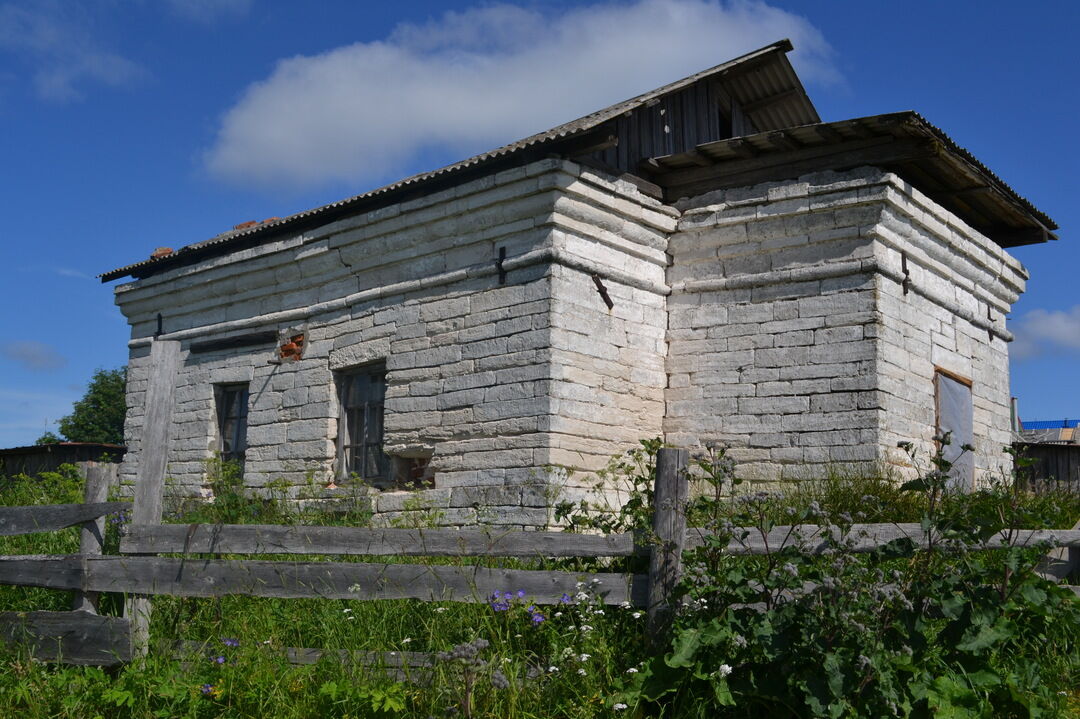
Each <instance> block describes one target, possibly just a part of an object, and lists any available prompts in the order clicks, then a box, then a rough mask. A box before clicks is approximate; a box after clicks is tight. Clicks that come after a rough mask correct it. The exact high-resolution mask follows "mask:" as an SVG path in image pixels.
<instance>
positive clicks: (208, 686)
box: [202, 684, 214, 695]
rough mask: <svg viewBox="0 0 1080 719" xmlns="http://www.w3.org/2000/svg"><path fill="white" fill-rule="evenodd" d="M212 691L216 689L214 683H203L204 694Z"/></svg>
mask: <svg viewBox="0 0 1080 719" xmlns="http://www.w3.org/2000/svg"><path fill="white" fill-rule="evenodd" d="M212 691H214V685H213V684H203V685H202V693H203V694H204V695H206V694H209V693H211V692H212Z"/></svg>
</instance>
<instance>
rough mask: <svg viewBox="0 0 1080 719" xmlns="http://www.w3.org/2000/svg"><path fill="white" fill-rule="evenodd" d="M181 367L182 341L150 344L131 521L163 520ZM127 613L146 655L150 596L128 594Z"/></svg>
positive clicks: (139, 651)
mask: <svg viewBox="0 0 1080 719" xmlns="http://www.w3.org/2000/svg"><path fill="white" fill-rule="evenodd" d="M179 371H180V343H179V342H177V341H175V340H154V342H153V344H151V345H150V378H149V381H148V383H147V387H146V398H145V406H146V416H145V417H144V418H143V426H142V431H141V433H140V442H139V454H138V462H139V465H138V468H137V470H136V477H135V505H134V507H132V510H131V521H132V523H136V524H161V502H162V495H163V493H164V488H165V466H166V463H167V461H168V456H169V430H170V428H171V427H172V412H173V397H174V396H175V394H176V376H177V374H178V373H179ZM124 616H126V617H130V618H131V620H132V625H131V630H132V635H133V641H134V644H135V652H136V653H137V654H139V655H140V656H142V655H145V654H146V650H147V647H148V642H149V640H150V600H149V599H148V598H146V597H129V598H128V599H127V601H126V602H125V603H124Z"/></svg>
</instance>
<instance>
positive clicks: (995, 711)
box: [0, 441, 1080, 718]
mask: <svg viewBox="0 0 1080 719" xmlns="http://www.w3.org/2000/svg"><path fill="white" fill-rule="evenodd" d="M659 446H660V443H659V442H656V441H651V442H643V443H642V446H641V447H639V448H638V449H636V450H634V451H632V452H630V453H628V454H627V455H624V456H622V457H619V458H617V459H616V460H615V461H614V462H613V464H612V467H611V469H610V472H611V476H610V477H608V478H607V479H608V480H609V481H616V480H618V481H622V482H624V483H625V484H626V487H627V489H628V490H629V494H628V498H629V501H628V502H627V503H626V504H625V505H624V507H623V508H621V509H620V510H619V511H616V512H609V513H597V512H595V511H593V510H594V509H595V507H592V506H589V504H588V503H585V504H584V505H583V504H581V503H578V504H575V505H564V506H563V507H562V508H561V510H560V512H561V514H562V515H563V517H564V519H565V521H567V522H568V523H569V524H570V526H571V528H576V529H579V530H592V529H594V528H602V529H604V530H606V531H623V530H627V529H643V530H647V529H648V528H649V527H650V526H651V519H650V517H651V490H652V466H653V464H654V458H655V453H656V450H657V449H658V448H659ZM947 471H948V467H947V466H946V465H944V464H942V463H941V460H940V458H937V460H936V463H935V464H933V465H931V467H930V468H929V469H928V471H927V472H925V473H924V475H923V476H922V477H921V478H920V479H919V480H917V481H915V482H909V483H908V484H907V485H906V486H904V487H901V486H900V485H899V483H897V482H894V481H892V480H891V478H889V477H879V478H866V477H853V476H844V475H843V474H841V473H836V474H834V475H833V476H831V477H829V478H828V479H826V480H822V481H818V482H810V483H805V484H800V485H798V486H797V487H792V488H789V489H788V490H787V491H785V492H784V493H777V492H773V493H770V494H765V493H759V492H752V491H749V490H746V489H744V487H743V486H742V485H739V483H738V482H737V481H736V480H734V478H733V475H732V472H731V468H730V464H729V463H728V462H727V461H726V458H725V457H724V455H723V452H722V451H717V452H716V453H714V454H712V455H711V456H704V457H700V458H697V460H696V468H695V476H696V477H697V480H696V481H697V482H698V485H699V487H700V491H698V492H697V496H696V499H695V501H694V503H693V506H692V507H691V508H690V524H691V525H696V526H707V527H710V528H711V529H713V530H714V531H716V532H717V539H716V541H714V542H711V543H709V544H708V545H706V546H705V547H703V548H702V549H701V550H699V551H697V552H695V553H693V554H689V555H687V556H686V571H685V581H684V583H683V585H682V589H681V592H682V596H683V601H682V608H681V609H680V611H679V612H678V614H677V616H676V618H675V625H674V628H673V631H672V634H671V636H672V640H671V644H670V646H669V647H668V648H667V649H666V650H665V651H663V652H661V653H659V654H657V655H653V656H650V655H649V654H648V652H647V651H646V648H645V645H644V642H643V636H644V628H645V617H644V616H643V613H642V612H641V611H639V610H637V609H634V608H632V607H630V606H628V605H627V606H623V607H612V606H603V605H602V604H601V603H600V602H599V601H598V597H596V595H595V593H594V592H593V591H592V588H591V587H590V586H589V585H588V584H587V583H583V584H581V585H580V586H578V587H577V588H576V590H575V591H574V592H573V593H568V594H567V596H566V597H564V602H563V603H562V604H559V605H555V606H544V607H538V606H535V605H534V604H533V603H532V601H531V598H530V597H528V596H522V595H519V593H518V591H517V588H515V587H506V589H505V592H504V593H502V594H500V595H499V596H496V597H491V598H490V599H489V601H488V603H487V604H479V605H467V604H455V603H439V602H415V601H378V602H350V601H342V600H275V599H262V598H250V597H240V596H229V597H223V598H220V599H213V600H209V599H208V600H203V599H179V598H174V597H159V598H156V599H155V600H154V618H153V623H152V639H153V642H154V645H155V650H154V651H153V652H152V653H151V655H150V657H149V658H148V659H147V660H146V661H145V662H137V663H133V664H131V665H128V666H125V667H123V668H121V669H118V670H101V669H96V668H84V667H64V666H55V665H43V664H39V663H35V662H32V661H28V660H27V658H26V657H25V656H22V655H20V654H19V652H18V651H13V652H11V653H10V654H9V655H8V656H6V657H5V658H4V659H3V660H2V661H3V663H2V664H0V697H2V699H0V717H7V716H11V717H15V716H18V717H95V716H100V717H140V718H142V717H218V716H227V717H263V716H274V717H324V716H325V717H389V716H406V717H428V716H436V717H438V716H466V717H574V718H578V717H580V718H586V717H610V716H639V717H645V716H664V717H698V716H716V717H725V716H730V717H760V716H770V717H771V716H777V717H802V716H832V717H842V716H849V717H863V716H875V717H876V716H912V717H922V716H931V715H941V716H953V717H1007V716H1065V717H1068V716H1080V693H1078V691H1077V687H1080V653H1078V639H1077V638H1078V636H1080V609H1078V606H1080V602H1077V600H1076V599H1075V598H1073V597H1072V596H1071V595H1070V594H1067V593H1066V592H1065V591H1063V590H1061V589H1058V588H1055V587H1053V586H1052V585H1050V584H1048V583H1046V582H1043V581H1041V580H1038V579H1036V578H1034V577H1033V575H1032V574H1031V573H1030V571H1028V570H1029V569H1030V567H1031V566H1032V563H1033V562H1035V561H1036V560H1037V558H1038V557H1039V556H1040V555H1041V554H1042V553H1043V552H1045V549H1044V548H1038V547H1020V546H1016V547H1011V548H1009V549H1005V550H997V551H992V552H980V551H973V546H974V545H975V544H977V543H978V541H979V539H980V538H981V537H984V536H988V535H989V534H991V533H993V532H995V531H997V530H998V529H1000V528H1002V527H1009V526H1016V527H1043V526H1045V527H1060V528H1065V527H1070V526H1071V525H1072V523H1073V522H1074V521H1075V520H1076V519H1077V518H1078V517H1080V497H1078V496H1077V495H1075V494H1067V493H1058V494H1054V493H1049V494H1047V493H1043V494H1040V495H1039V496H1033V495H1029V494H1026V493H1022V492H1019V491H1016V490H1014V489H1013V488H1012V487H1011V486H1010V485H1009V484H1008V483H1005V482H1002V483H1001V484H1000V485H999V486H995V487H990V488H987V489H985V490H981V491H979V492H976V493H972V494H968V495H953V494H950V493H948V492H946V491H944V475H945V473H947ZM220 472H221V473H220V474H219V475H217V476H215V477H214V482H213V489H214V494H215V501H214V503H213V504H211V505H202V506H201V507H199V508H198V511H197V513H191V514H187V515H184V516H181V517H177V518H175V519H176V521H215V522H230V523H232V522H259V523H263V522H269V521H274V522H289V521H298V520H301V519H302V520H303V521H305V522H309V523H326V522H334V523H341V522H348V523H356V522H360V521H365V520H366V518H367V517H368V516H369V515H366V514H364V513H363V512H358V513H356V514H353V515H351V516H340V515H338V516H333V517H325V518H317V517H312V516H306V517H300V516H298V515H297V514H295V513H294V512H292V511H291V510H289V509H288V507H287V505H286V504H285V503H283V502H281V501H280V500H274V499H269V500H267V499H254V498H252V497H249V496H247V495H246V494H245V493H244V491H243V488H242V486H241V484H240V482H239V481H238V478H237V476H236V474H235V472H232V470H230V469H229V468H228V467H224V468H221V469H220ZM81 491H82V490H81V487H80V486H79V481H78V478H77V475H75V474H74V473H73V472H71V471H68V470H65V471H64V472H61V473H57V474H55V475H45V476H43V477H42V478H38V479H29V478H19V479H17V480H15V481H14V482H12V483H9V484H8V485H6V486H5V489H3V490H2V491H0V503H3V504H11V505H18V504H32V503H56V502H64V501H68V502H70V501H79V500H80V498H81ZM800 522H805V523H810V524H827V525H831V526H833V527H835V530H834V534H835V539H834V540H833V544H832V546H831V547H830V551H829V552H828V553H827V554H826V555H824V556H816V557H814V556H804V555H802V554H801V553H799V552H798V551H796V550H795V549H794V548H792V549H783V550H779V551H776V552H773V553H771V554H769V555H766V556H753V557H751V556H732V555H731V554H728V553H726V552H724V551H723V549H722V548H723V547H724V546H725V545H726V544H727V541H729V540H730V539H734V540H736V541H739V540H740V539H741V540H742V541H750V539H751V538H752V535H746V536H743V535H742V534H741V533H740V532H737V531H736V530H735V527H748V528H750V529H749V530H748V531H749V532H753V533H755V534H760V533H763V532H764V533H766V534H767V533H768V532H769V531H770V530H771V529H773V528H774V527H776V526H780V525H785V526H787V525H793V524H797V523H800ZM859 522H921V523H923V526H925V527H926V528H927V529H928V530H929V529H931V528H938V529H939V530H940V531H941V532H942V534H943V537H944V541H942V543H941V544H939V545H938V546H936V547H935V548H934V550H933V551H929V552H915V551H914V550H913V547H912V546H910V543H906V542H904V541H897V542H893V543H892V544H890V545H889V546H888V547H886V548H884V549H882V550H880V551H878V552H873V553H856V552H854V551H852V548H853V544H854V542H855V541H857V539H858V536H857V530H855V529H853V528H852V527H853V525H856V524H857V523H859ZM121 526H122V518H121V517H113V518H110V521H109V527H110V528H111V531H110V536H109V541H110V542H111V543H112V546H113V547H115V542H116V530H117V529H118V528H120V527H121ZM77 546H78V539H77V530H66V531H65V532H57V533H51V534H41V535H29V536H28V537H13V538H0V553H2V554H24V553H70V552H73V551H77ZM310 559H315V557H312V558H310ZM323 559H337V558H328V557H324V558H323ZM352 559H354V560H361V559H362V558H352ZM392 561H401V560H400V559H394V560H392ZM412 561H415V560H412ZM442 561H447V560H446V559H445V558H443V559H441V560H440V562H442ZM449 561H454V560H449ZM635 561H637V562H640V559H639V558H632V559H630V560H626V562H625V563H623V562H622V561H621V560H620V561H607V562H603V563H602V565H601V563H592V562H590V561H586V560H574V561H572V562H571V561H566V560H564V561H562V562H551V561H547V562H537V563H531V564H530V563H527V562H522V561H521V560H513V563H514V565H515V566H532V567H537V568H539V567H541V566H542V567H543V568H559V569H569V570H572V571H573V570H577V571H582V572H586V571H592V570H597V569H600V568H601V566H602V568H603V569H604V570H605V571H621V570H626V569H633V566H632V563H633V562H635ZM68 601H69V598H68V597H67V596H66V594H65V593H62V592H50V591H48V590H36V589H28V588H9V587H0V603H2V604H0V608H2V609H24V610H25V609H43V608H50V609H65V608H67V606H68V604H67V602H68ZM107 606H108V605H107ZM112 606H113V608H114V610H115V609H118V607H117V606H116V603H114V604H113V605H112ZM178 639H184V640H194V641H196V642H199V643H200V644H199V647H200V648H198V649H196V650H195V651H194V652H193V653H189V654H188V655H186V656H179V657H178V656H175V655H173V654H172V649H171V647H172V645H173V643H174V642H175V640H178ZM284 647H319V648H325V649H329V650H336V649H344V650H352V651H379V652H387V651H393V652H398V653H403V652H408V651H422V652H435V653H438V657H437V659H436V660H435V662H434V666H433V667H431V668H430V669H427V670H424V669H419V670H409V673H410V674H411V677H410V678H411V679H413V680H419V681H400V679H402V677H399V676H397V674H395V672H396V670H395V669H394V668H393V667H386V668H382V669H380V668H361V667H357V666H352V665H342V664H340V663H338V662H335V661H330V660H324V661H322V662H320V663H318V664H316V665H312V666H290V665H289V664H288V663H287V662H286V661H285V660H284V658H283V656H282V653H281V652H280V651H279V650H281V649H282V648H284Z"/></svg>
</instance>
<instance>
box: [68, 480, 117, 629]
mask: <svg viewBox="0 0 1080 719" xmlns="http://www.w3.org/2000/svg"><path fill="white" fill-rule="evenodd" d="M83 496H84V497H85V501H86V503H87V504H96V503H99V502H104V501H105V500H106V499H108V496H109V475H108V473H107V471H106V465H103V464H100V463H98V462H87V463H86V487H85V490H84V495H83ZM104 549H105V518H104V517H98V518H97V519H94V520H92V521H89V522H84V523H83V526H82V532H80V536H79V554H81V555H83V556H84V557H90V556H95V557H99V556H101V553H102V552H103V551H104ZM71 608H72V609H73V610H76V611H79V610H81V611H87V612H93V613H94V614H97V612H98V595H97V594H96V593H95V592H81V591H80V592H76V593H75V596H74V597H72V603H71Z"/></svg>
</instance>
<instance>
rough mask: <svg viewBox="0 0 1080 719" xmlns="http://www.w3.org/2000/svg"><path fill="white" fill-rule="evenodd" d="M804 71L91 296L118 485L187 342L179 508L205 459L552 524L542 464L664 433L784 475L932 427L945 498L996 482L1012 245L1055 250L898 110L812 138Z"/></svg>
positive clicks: (466, 173)
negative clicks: (108, 356) (99, 324)
mask: <svg viewBox="0 0 1080 719" xmlns="http://www.w3.org/2000/svg"><path fill="white" fill-rule="evenodd" d="M790 49H791V46H790V43H788V42H786V41H783V42H779V43H775V44H773V45H770V46H768V47H765V48H763V49H761V50H758V51H756V52H753V53H750V54H748V55H745V56H743V57H740V58H738V59H736V60H732V61H730V62H727V63H724V64H723V65H720V66H718V67H715V68H712V69H710V70H707V71H704V72H701V73H698V74H696V75H692V76H690V77H687V78H684V79H682V80H679V81H678V82H675V83H672V84H670V85H667V86H665V87H662V88H659V89H657V90H654V91H652V92H649V93H646V94H644V95H641V96H639V97H636V98H634V99H632V100H628V101H626V102H623V103H620V104H617V105H614V106H612V107H608V108H606V109H603V110H600V111H598V112H595V113H593V114H591V115H588V116H586V117H584V118H581V119H579V120H576V121H574V122H571V123H568V124H565V125H562V126H559V127H556V128H553V129H552V130H549V131H547V132H543V133H540V134H538V135H534V136H532V137H529V138H526V139H525V140H522V141H520V142H516V143H513V144H511V145H507V146H505V147H501V148H499V149H497V150H493V151H491V152H488V153H484V154H482V155H478V156H476V157H472V158H470V159H467V160H464V161H462V162H459V163H457V164H455V165H451V166H448V167H445V168H443V169H440V170H436V171H434V172H429V173H425V174H421V175H417V176H414V177H410V178H407V179H405V180H402V181H400V182H397V183H395V184H392V185H389V186H387V187H383V188H380V189H378V190H374V191H371V192H368V193H365V194H362V195H358V196H356V197H352V198H349V199H346V200H342V201H341V202H336V203H333V204H330V205H326V206H324V207H319V208H316V209H313V210H309V211H306V212H301V213H298V214H296V215H293V216H290V217H286V218H284V219H273V220H269V221H265V222H262V223H247V225H242V226H238V227H237V228H235V229H234V230H233V231H230V232H226V233H224V234H222V235H218V236H217V237H214V238H212V239H210V240H207V241H205V242H200V243H196V244H192V245H189V246H187V247H184V248H182V249H180V250H178V251H175V252H171V251H160V252H157V253H155V255H154V256H153V257H151V258H150V259H147V260H144V261H141V262H138V263H135V264H132V265H129V266H127V267H122V268H120V269H117V270H114V271H111V272H108V273H106V274H105V275H103V279H104V280H106V281H108V280H115V279H120V278H123V277H128V276H130V277H131V278H132V279H131V281H130V282H128V283H126V284H121V285H118V286H117V287H116V301H117V304H118V305H119V306H120V308H121V310H122V311H123V313H124V315H125V317H127V319H128V321H129V323H130V325H131V328H132V335H131V337H132V338H131V341H130V351H131V360H130V366H129V373H128V377H129V386H128V402H129V407H130V409H129V414H128V421H127V430H126V431H127V443H128V448H129V452H128V456H127V460H126V461H125V465H124V469H123V474H124V476H125V477H127V478H128V479H131V478H132V477H134V475H135V471H136V466H137V463H138V461H139V456H140V428H141V425H142V419H143V416H144V411H145V407H144V403H143V398H144V394H145V388H146V385H147V377H148V373H149V371H150V368H149V366H148V357H149V353H150V346H151V344H152V343H153V342H154V341H155V338H163V339H171V340H178V341H180V342H181V343H182V344H181V347H182V359H183V362H182V367H181V370H180V372H179V375H178V377H177V380H176V381H177V383H178V384H177V389H176V405H175V411H174V413H173V422H172V429H171V444H170V449H169V469H168V474H169V475H170V476H171V477H172V478H173V480H174V482H173V483H172V484H171V485H170V486H171V487H172V490H171V491H174V492H177V493H180V494H190V495H194V494H198V493H199V492H201V491H203V490H204V484H205V481H206V479H205V473H206V462H207V460H208V458H210V457H212V456H213V455H214V454H215V453H218V452H220V453H221V454H222V455H224V456H227V457H232V458H236V459H242V461H243V464H244V478H245V483H246V484H247V485H248V486H249V487H252V488H253V489H256V490H257V489H259V488H265V487H266V485H267V483H268V482H271V481H273V480H277V479H284V480H285V481H286V483H288V484H290V485H292V486H293V487H294V490H293V491H294V494H295V493H299V494H298V496H303V492H304V491H306V490H305V489H304V487H305V486H308V487H314V488H315V489H317V490H320V491H321V488H322V487H324V486H325V485H327V484H330V483H332V482H336V483H337V484H338V485H346V484H347V483H349V482H352V483H353V484H354V486H355V484H357V483H363V484H365V485H367V486H370V487H372V488H373V489H372V497H373V503H374V507H375V508H376V510H377V511H378V512H380V513H381V514H383V515H384V516H385V517H393V516H395V515H394V514H393V513H394V512H400V511H402V510H403V509H407V508H409V507H417V506H427V507H434V508H437V509H438V510H439V514H438V516H439V517H440V518H441V521H443V522H445V523H448V524H467V523H472V522H475V521H477V520H478V515H477V511H478V510H477V506H478V505H483V506H487V507H489V508H491V509H489V510H488V511H489V512H490V513H489V514H487V515H482V516H480V517H479V519H480V521H492V522H495V523H499V524H504V525H508V526H537V525H542V524H545V523H546V522H548V520H549V510H548V507H549V506H550V502H551V499H552V494H553V490H552V487H550V486H549V484H548V480H549V478H550V477H551V476H552V474H551V472H550V471H549V468H550V467H552V466H558V467H573V468H577V469H580V470H584V471H585V472H586V473H587V472H588V471H589V470H594V469H596V468H598V467H599V466H601V465H603V464H604V463H605V462H606V460H607V459H608V458H609V457H610V456H611V455H612V454H613V453H616V452H619V451H621V450H623V449H625V448H627V447H628V446H631V445H634V444H636V442H637V440H639V439H641V438H648V437H656V436H662V437H664V438H665V439H666V440H667V441H668V442H669V443H671V444H673V445H676V446H684V447H690V448H698V447H701V446H703V445H706V444H708V443H713V442H717V443H723V444H725V445H728V446H729V447H731V455H732V456H733V457H734V458H735V459H736V460H737V462H738V466H739V469H738V471H739V472H740V473H741V474H742V475H744V476H746V477H749V478H754V479H760V480H781V479H794V478H800V477H805V476H809V475H811V474H814V473H815V472H822V471H824V468H825V467H827V466H829V465H831V464H837V463H841V464H851V463H856V464H867V463H875V464H876V463H887V464H891V465H895V466H898V467H905V466H908V465H907V463H908V457H907V455H906V454H905V453H904V451H903V450H902V449H899V448H898V446H897V444H898V442H905V441H911V442H913V443H914V444H915V446H916V448H917V449H918V450H919V451H920V452H921V453H922V454H923V456H926V455H928V454H929V453H930V452H931V451H932V450H933V442H934V436H935V434H936V433H937V431H938V430H939V429H949V430H951V431H952V432H953V434H954V436H955V437H957V438H959V439H960V440H961V441H963V442H970V443H972V444H973V445H974V446H975V449H976V451H975V452H974V454H973V455H967V458H965V459H963V460H962V461H961V462H960V463H959V465H960V466H959V467H958V469H957V478H958V479H957V481H960V482H964V483H968V482H971V481H973V480H975V479H977V478H979V477H982V476H984V475H986V474H987V473H990V472H995V471H999V470H1000V469H1001V468H1002V467H1003V465H1004V462H1005V461H1006V458H1005V457H1003V455H1002V454H1001V452H1000V449H1001V447H1002V446H1003V445H1006V444H1008V442H1009V439H1010V428H1009V427H1010V419H1009V385H1008V382H1009V380H1008V349H1007V348H1008V342H1009V341H1010V339H1011V337H1010V334H1009V332H1008V331H1007V330H1006V327H1005V315H1006V313H1008V311H1009V309H1010V306H1011V305H1012V304H1013V303H1014V302H1015V301H1016V299H1017V297H1018V296H1019V294H1020V293H1021V292H1022V291H1023V289H1024V283H1025V280H1026V277H1027V274H1026V272H1025V270H1024V268H1023V267H1022V266H1021V265H1020V263H1019V262H1017V261H1016V260H1015V259H1013V258H1012V257H1011V256H1010V255H1009V254H1008V253H1007V252H1006V248H1009V247H1013V246H1016V245H1022V244H1028V243H1035V242H1044V241H1046V240H1048V239H1055V238H1054V235H1053V234H1052V230H1054V229H1056V226H1055V225H1054V224H1053V222H1052V221H1051V220H1050V219H1049V218H1048V217H1046V215H1044V214H1042V213H1041V212H1039V211H1038V210H1037V209H1036V208H1035V207H1033V206H1032V205H1031V204H1030V203H1029V202H1027V201H1026V200H1025V199H1023V198H1022V197H1020V196H1018V195H1017V194H1016V193H1015V192H1014V191H1013V190H1012V189H1011V188H1010V187H1008V186H1007V185H1006V184H1005V183H1004V182H1003V181H1001V180H1000V179H999V178H998V177H996V176H995V175H994V174H993V173H992V172H991V171H990V170H988V169H987V168H986V167H984V166H983V165H982V164H981V163H980V162H979V161H978V160H976V159H975V158H974V157H973V156H972V155H971V154H969V153H968V152H966V151H965V150H964V149H962V148H961V147H959V146H957V145H956V144H955V143H954V142H953V141H952V140H951V139H950V138H949V137H947V136H946V135H945V134H944V133H943V132H942V131H941V130H939V129H938V128H936V127H934V126H933V125H931V124H930V123H929V122H927V121H926V120H924V119H923V118H922V117H920V116H919V115H917V114H915V113H913V112H903V113H895V114H889V115H878V116H873V117H864V118H858V119H853V120H845V121H841V122H822V121H821V119H820V118H819V117H818V114H817V112H816V110H815V109H814V106H813V104H812V103H811V101H810V100H809V98H808V97H807V95H806V93H805V91H804V89H803V86H802V84H801V82H800V81H799V79H798V77H797V76H796V74H795V72H794V71H793V69H792V67H791V65H790V64H789V62H788V60H787V57H786V53H787V52H788V51H789V50H790ZM961 441H957V442H956V444H960V443H961ZM334 491H335V490H328V492H329V493H331V494H332V493H333V492H334ZM563 491H572V488H569V489H567V488H563ZM324 493H325V492H324Z"/></svg>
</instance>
